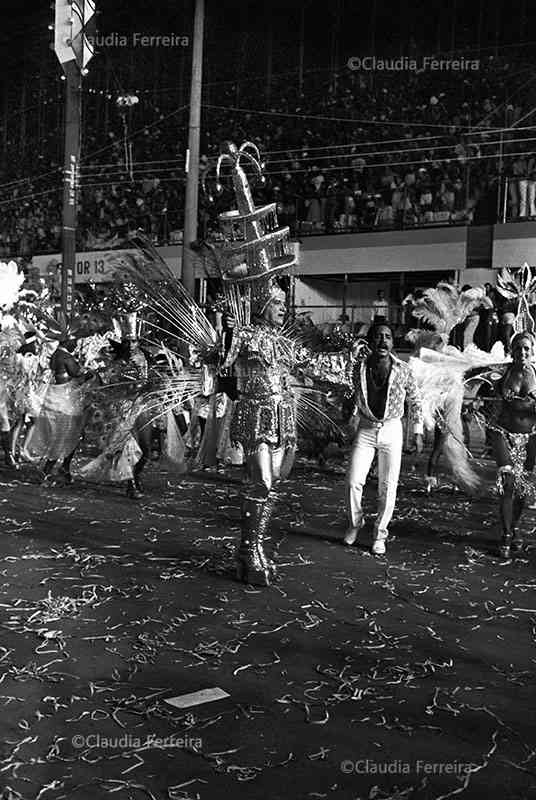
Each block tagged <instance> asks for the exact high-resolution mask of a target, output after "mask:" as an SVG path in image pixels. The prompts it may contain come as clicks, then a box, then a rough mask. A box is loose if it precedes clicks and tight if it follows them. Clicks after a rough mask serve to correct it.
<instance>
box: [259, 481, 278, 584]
mask: <svg viewBox="0 0 536 800" xmlns="http://www.w3.org/2000/svg"><path fill="white" fill-rule="evenodd" d="M276 502H277V494H276V493H275V492H273V491H272V492H270V494H269V495H268V499H267V500H266V502H265V503H264V505H263V508H262V511H261V516H260V520H259V527H258V535H257V550H258V552H259V557H260V559H261V561H262V562H263V565H264V567H265V568H266V569H267V570H268V572H269V575H270V578H275V577H276V575H277V570H276V566H275V564H274V562H273V561H272V560H271V559H269V558H268V556H267V555H266V553H265V552H264V539H265V538H266V536H267V535H268V530H269V527H270V522H271V519H272V514H273V513H274V508H275V504H276Z"/></svg>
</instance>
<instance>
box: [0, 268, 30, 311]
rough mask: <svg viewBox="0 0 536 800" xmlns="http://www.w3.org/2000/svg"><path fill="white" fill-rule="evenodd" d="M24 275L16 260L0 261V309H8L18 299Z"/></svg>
mask: <svg viewBox="0 0 536 800" xmlns="http://www.w3.org/2000/svg"><path fill="white" fill-rule="evenodd" d="M24 280H25V276H24V273H23V272H19V267H18V264H17V262H16V261H8V263H7V264H6V263H5V261H0V309H1V310H2V311H9V310H10V309H11V308H13V306H14V305H15V303H16V302H17V300H18V299H19V295H20V289H21V286H22V284H23V283H24Z"/></svg>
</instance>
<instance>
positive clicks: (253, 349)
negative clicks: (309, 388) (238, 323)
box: [228, 326, 295, 398]
mask: <svg viewBox="0 0 536 800" xmlns="http://www.w3.org/2000/svg"><path fill="white" fill-rule="evenodd" d="M233 344H234V347H232V348H231V349H232V352H230V353H229V357H228V363H229V364H234V371H235V375H236V378H237V387H238V391H239V393H240V394H241V395H243V396H247V397H251V398H260V397H266V396H271V395H282V394H287V393H288V392H290V391H291V386H292V380H291V375H290V370H291V369H292V367H293V366H294V361H295V353H294V350H295V348H294V344H293V342H291V341H290V340H289V339H288V338H286V337H285V336H283V335H281V334H280V333H279V332H278V331H277V330H275V329H272V328H269V327H264V326H251V327H249V328H246V329H243V330H242V331H240V334H239V336H238V337H237V340H236V342H234V343H233Z"/></svg>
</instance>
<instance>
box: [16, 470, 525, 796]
mask: <svg viewBox="0 0 536 800" xmlns="http://www.w3.org/2000/svg"><path fill="white" fill-rule="evenodd" d="M481 469H482V474H483V476H484V485H483V491H482V496H481V497H478V498H476V499H470V498H469V497H467V496H465V495H464V494H463V493H460V492H454V491H453V488H452V486H451V485H450V484H449V483H448V481H445V482H444V483H443V484H442V485H441V486H440V488H439V490H438V491H437V492H435V493H434V494H432V495H431V496H428V495H427V494H426V493H425V491H424V485H423V480H422V472H423V467H422V464H420V465H419V466H418V467H417V468H415V461H414V460H412V458H411V457H410V458H406V460H405V463H404V472H403V475H402V479H401V487H400V493H399V499H398V504H397V510H396V513H395V521H394V522H393V524H392V528H391V533H392V536H391V539H390V541H389V543H388V552H387V557H386V558H375V557H373V556H372V555H371V554H370V549H369V546H370V525H369V526H368V527H367V528H366V529H365V532H364V537H363V545H362V546H355V547H353V548H346V547H344V546H343V545H342V544H341V540H342V536H343V533H344V524H345V519H344V482H343V466H342V464H340V463H338V462H337V463H334V464H330V466H329V467H328V468H327V469H325V470H324V471H321V470H319V469H318V468H317V467H315V466H314V465H312V464H310V463H309V464H308V463H305V462H300V463H298V465H297V467H296V468H295V470H294V473H293V476H292V479H291V480H290V481H289V482H288V484H287V486H286V488H285V491H284V493H283V496H282V498H281V502H280V505H279V506H278V508H277V511H276V516H275V520H274V526H273V533H272V536H271V538H270V541H269V543H268V550H269V551H270V552H271V553H274V554H275V560H276V561H277V563H278V565H279V572H280V578H279V581H278V582H277V583H276V584H274V585H273V586H271V587H269V588H266V589H254V588H252V587H247V586H244V585H242V584H240V583H238V582H237V581H236V580H235V578H234V569H233V550H234V546H235V543H236V541H237V539H238V536H239V498H238V489H239V486H238V484H239V471H238V470H236V469H229V470H228V471H227V472H225V473H223V474H220V473H216V472H210V471H204V472H199V473H196V474H189V475H186V476H182V477H180V476H179V477H175V476H173V475H170V474H168V473H165V472H163V471H162V470H160V469H158V468H157V467H152V466H150V467H149V468H148V469H147V479H146V484H147V493H146V496H145V497H144V499H143V500H141V501H132V500H128V499H127V498H126V497H125V495H124V493H123V492H122V491H121V490H120V489H118V488H113V487H102V486H100V487H89V486H87V485H84V484H83V483H81V482H78V481H76V482H75V484H74V485H73V486H61V485H59V484H58V485H56V486H52V487H47V488H44V487H41V486H40V485H39V483H38V482H37V477H36V475H35V473H33V472H32V471H31V470H23V471H21V472H19V473H16V474H14V475H13V474H11V473H9V472H8V471H7V470H4V471H2V472H1V474H0V483H1V488H0V502H1V506H0V523H1V535H2V555H3V558H2V565H1V580H0V730H1V736H0V797H1V798H2V800H20V798H24V800H60V798H74V800H101V798H109V797H111V796H112V795H115V796H116V797H117V798H119V800H121V799H122V798H125V799H126V798H134V799H135V800H138V798H140V800H141V799H142V798H149V799H150V800H161V799H162V798H169V799H170V800H195V799H197V798H200V800H217V799H218V798H228V800H231V798H232V800H256V798H266V800H268V799H269V800H290V799H294V798H299V799H300V800H301V799H302V798H304V800H305V798H307V799H309V798H310V799H311V800H313V798H314V800H324V798H327V799H330V798H348V799H349V800H355V799H356V798H363V799H365V798H367V800H373V799H374V798H377V799H378V800H379V799H381V798H388V797H389V798H410V799H411V800H445V799H446V798H452V797H456V798H458V797H461V798H463V800H466V799H467V798H489V797H494V798H502V799H504V800H506V799H507V798H519V799H520V800H521V799H522V800H525V799H526V798H532V797H536V722H535V715H534V698H535V683H536V681H535V674H536V673H535V650H534V641H535V634H536V599H535V594H534V589H535V587H536V575H535V570H534V566H535V557H536V542H535V540H534V538H530V535H529V538H528V546H527V549H526V552H524V553H523V554H522V555H521V556H519V557H516V558H514V559H512V560H511V561H506V562H505V561H501V560H500V559H499V558H498V557H497V555H496V546H497V543H498V540H499V531H498V527H497V504H496V498H495V497H494V495H493V493H492V485H493V474H492V470H491V465H490V464H487V465H486V464H485V462H482V464H481ZM375 490H376V485H375V482H374V481H371V485H370V486H369V489H368V492H367V494H366V508H367V510H368V511H369V512H370V513H371V514H373V512H374V493H375ZM534 525H535V521H534V512H529V514H528V515H527V516H526V518H525V529H526V531H527V532H528V533H529V534H531V533H532V531H533V528H534ZM214 688H218V689H220V690H223V692H225V693H226V694H227V695H228V696H226V697H223V698H221V699H217V700H214V701H212V702H205V703H199V702H195V700H194V705H191V706H189V707H185V708H184V707H180V701H179V703H178V705H179V707H177V703H175V704H172V703H170V702H168V701H169V700H171V699H172V698H180V697H182V696H183V695H187V694H189V693H194V692H199V691H201V690H207V689H214ZM2 791H3V793H2Z"/></svg>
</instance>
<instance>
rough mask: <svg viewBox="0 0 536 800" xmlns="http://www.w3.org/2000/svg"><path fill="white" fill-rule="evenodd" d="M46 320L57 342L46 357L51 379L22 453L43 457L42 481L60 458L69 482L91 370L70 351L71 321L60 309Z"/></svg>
mask: <svg viewBox="0 0 536 800" xmlns="http://www.w3.org/2000/svg"><path fill="white" fill-rule="evenodd" d="M43 318H45V315H43ZM46 321H47V323H48V332H47V336H48V338H49V340H51V341H56V342H57V343H58V344H57V347H56V349H55V350H54V352H53V353H52V355H51V357H50V369H51V373H52V380H51V382H50V384H49V386H48V388H47V390H46V393H45V395H44V397H43V402H42V405H41V409H40V412H39V416H38V417H37V419H36V420H35V423H34V425H33V427H32V428H31V429H30V432H29V434H28V437H27V439H26V443H25V453H26V455H27V457H28V458H29V459H31V460H32V461H38V460H39V461H40V460H42V459H45V465H44V468H43V472H44V480H45V481H46V480H49V479H50V478H51V476H52V472H53V470H54V467H55V465H56V462H57V461H58V459H61V460H62V465H61V469H60V473H61V476H62V478H63V479H64V480H65V482H66V483H71V482H72V476H71V461H72V459H73V456H74V454H75V451H76V449H77V447H78V445H79V443H80V437H81V435H82V431H83V429H84V424H85V422H86V419H87V412H88V410H89V401H90V391H91V388H92V386H93V382H94V381H93V379H94V374H93V373H92V372H91V371H85V370H84V368H83V367H82V365H81V364H80V362H79V361H78V359H77V358H76V357H75V355H74V351H75V349H76V346H77V331H76V329H75V327H74V325H73V323H72V322H71V321H70V320H69V319H67V317H66V316H65V315H64V314H63V313H61V312H60V314H59V316H58V319H57V320H55V319H54V318H52V317H46Z"/></svg>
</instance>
